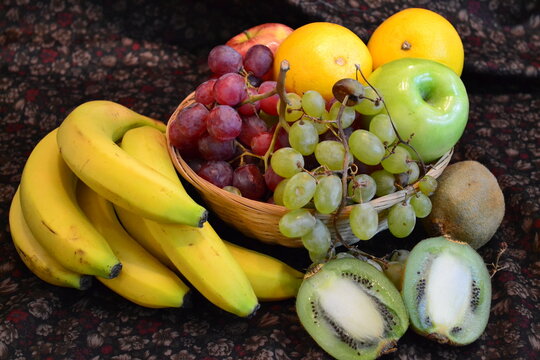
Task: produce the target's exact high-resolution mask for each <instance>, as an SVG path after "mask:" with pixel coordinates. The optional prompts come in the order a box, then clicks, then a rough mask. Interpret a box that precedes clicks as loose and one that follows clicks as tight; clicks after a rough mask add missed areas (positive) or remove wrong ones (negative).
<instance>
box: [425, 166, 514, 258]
mask: <svg viewBox="0 0 540 360" xmlns="http://www.w3.org/2000/svg"><path fill="white" fill-rule="evenodd" d="M437 181H438V186H437V190H436V191H435V193H434V194H433V195H432V196H431V202H432V204H433V208H432V210H431V214H430V215H429V216H427V217H426V218H425V219H423V220H422V224H423V226H424V229H425V230H426V232H427V233H428V234H429V235H430V236H438V235H448V236H450V237H452V238H454V239H459V240H460V241H464V242H466V243H468V244H469V245H471V246H472V248H474V249H478V248H480V247H481V246H483V245H484V244H486V243H487V242H488V241H489V240H490V239H491V238H492V237H493V235H494V234H495V232H496V231H497V229H498V227H499V225H500V224H501V221H502V219H503V217H504V210H505V206H504V196H503V193H502V191H501V189H500V187H499V184H498V183H497V179H496V178H495V176H493V174H492V173H491V172H490V171H489V170H488V169H487V168H486V167H485V166H484V165H482V164H480V163H479V162H477V161H472V160H467V161H460V162H457V163H455V164H452V165H450V166H448V167H447V168H446V169H445V170H444V172H443V173H442V175H441V176H440V177H439V178H438V179H437Z"/></svg>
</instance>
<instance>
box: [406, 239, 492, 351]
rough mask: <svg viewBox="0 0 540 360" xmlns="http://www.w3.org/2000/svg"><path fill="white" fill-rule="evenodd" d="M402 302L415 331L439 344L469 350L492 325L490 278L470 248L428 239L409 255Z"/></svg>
mask: <svg viewBox="0 0 540 360" xmlns="http://www.w3.org/2000/svg"><path fill="white" fill-rule="evenodd" d="M402 296H403V300H404V302H405V306H406V307H407V310H408V312H409V318H410V321H411V327H412V328H413V330H415V331H416V332H418V333H419V334H422V335H424V336H426V337H428V338H429V339H432V340H435V341H438V342H440V343H448V344H452V345H467V344H470V343H471V342H473V341H475V340H476V339H477V338H478V337H479V336H480V335H481V334H482V333H483V331H484V329H485V327H486V324H487V322H488V319H489V311H490V304H491V278H490V276H489V272H488V270H487V267H486V264H485V263H484V261H483V260H482V258H481V257H480V255H479V254H478V253H477V252H476V251H475V250H474V249H473V248H472V247H471V246H470V245H468V244H467V243H464V242H459V241H454V240H451V239H448V238H445V237H435V238H429V239H425V240H422V241H420V242H419V243H418V244H416V245H415V247H414V248H413V249H412V250H411V252H410V254H409V257H408V259H407V265H406V268H405V274H404V277H403V289H402Z"/></svg>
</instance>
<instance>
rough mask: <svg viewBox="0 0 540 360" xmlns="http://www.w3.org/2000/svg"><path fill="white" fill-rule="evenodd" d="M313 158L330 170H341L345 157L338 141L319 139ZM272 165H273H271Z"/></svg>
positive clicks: (342, 147) (343, 148)
mask: <svg viewBox="0 0 540 360" xmlns="http://www.w3.org/2000/svg"><path fill="white" fill-rule="evenodd" d="M315 158H316V159H317V161H318V162H319V164H321V165H324V166H326V167H328V168H329V169H330V170H341V169H343V161H344V159H345V147H344V146H343V144H342V143H340V142H339V141H334V140H325V141H321V142H320V143H318V144H317V146H316V147H315ZM350 160H352V159H350ZM272 167H274V166H273V165H272ZM274 171H275V169H274ZM278 175H279V174H278Z"/></svg>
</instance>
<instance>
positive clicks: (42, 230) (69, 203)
mask: <svg viewBox="0 0 540 360" xmlns="http://www.w3.org/2000/svg"><path fill="white" fill-rule="evenodd" d="M56 133H57V131H56V130H53V131H52V132H50V133H49V134H48V135H46V136H45V137H44V138H43V139H42V140H41V141H40V142H39V143H38V144H37V145H36V147H35V148H34V150H33V151H32V153H31V154H30V156H29V157H28V160H27V161H26V164H25V166H24V170H23V173H22V177H21V184H20V198H21V207H22V212H23V214H24V218H25V219H26V222H27V224H28V227H29V228H30V230H31V231H32V233H33V234H34V236H35V237H36V239H38V240H39V242H40V243H41V245H42V246H43V248H45V249H46V250H47V252H48V253H49V254H50V255H51V256H52V257H53V258H55V259H56V260H57V261H58V262H59V263H60V264H61V265H62V266H63V267H65V268H67V269H69V270H71V271H74V272H76V273H79V274H88V275H96V276H101V277H104V278H113V277H115V276H117V275H118V273H119V272H120V269H121V268H122V265H121V264H120V261H119V260H118V258H117V257H116V256H115V255H114V253H113V252H112V250H111V248H110V247H109V245H108V244H107V242H106V241H105V239H104V238H103V237H102V236H101V234H99V233H98V232H97V230H96V229H95V228H94V226H93V225H92V224H91V223H90V221H88V219H87V218H86V216H85V215H84V214H83V212H82V211H81V209H80V208H79V206H78V204H77V199H76V197H75V185H76V182H77V178H76V176H75V175H74V174H73V172H71V170H69V168H68V167H67V165H66V164H65V162H64V160H62V156H61V155H60V152H59V151H58V146H57V144H56Z"/></svg>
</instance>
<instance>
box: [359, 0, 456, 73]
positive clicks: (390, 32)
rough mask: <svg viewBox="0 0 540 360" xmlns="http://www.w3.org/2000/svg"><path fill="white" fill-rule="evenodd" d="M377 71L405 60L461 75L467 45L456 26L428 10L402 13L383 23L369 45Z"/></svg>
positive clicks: (413, 9)
mask: <svg viewBox="0 0 540 360" xmlns="http://www.w3.org/2000/svg"><path fill="white" fill-rule="evenodd" d="M368 49H369V52H370V53H371V56H372V57H373V69H376V68H378V67H379V66H381V65H383V64H386V63H387V62H390V61H392V60H396V59H401V58H404V57H414V58H423V59H430V60H434V61H438V62H440V63H443V64H444V65H446V66H448V67H450V68H451V69H452V70H454V71H455V72H456V74H458V75H461V71H462V70H463V59H464V53H463V43H462V42H461V38H460V37H459V34H458V32H457V30H456V29H455V28H454V26H453V25H452V24H451V23H450V22H449V21H448V20H446V19H445V18H444V17H442V16H441V15H439V14H437V13H435V12H433V11H431V10H427V9H420V8H409V9H405V10H402V11H400V12H398V13H396V14H394V15H392V16H390V17H389V18H388V19H386V20H385V21H384V22H383V23H381V24H380V25H379V26H378V27H377V28H376V29H375V31H374V32H373V34H372V35H371V37H370V39H369V41H368Z"/></svg>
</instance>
